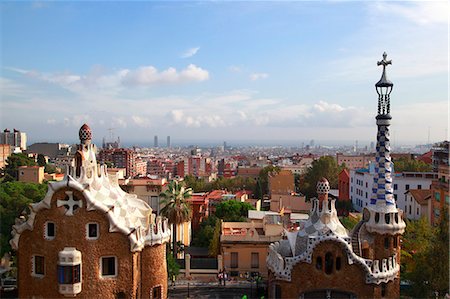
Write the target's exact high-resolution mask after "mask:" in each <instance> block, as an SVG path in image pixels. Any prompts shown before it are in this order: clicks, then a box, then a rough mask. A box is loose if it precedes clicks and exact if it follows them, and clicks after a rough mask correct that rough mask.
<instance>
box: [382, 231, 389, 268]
mask: <svg viewBox="0 0 450 299" xmlns="http://www.w3.org/2000/svg"><path fill="white" fill-rule="evenodd" d="M384 248H385V249H388V248H389V238H388V237H386V238H384ZM380 264H381V263H380Z"/></svg>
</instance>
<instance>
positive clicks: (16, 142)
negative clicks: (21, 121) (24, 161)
mask: <svg viewBox="0 0 450 299" xmlns="http://www.w3.org/2000/svg"><path fill="white" fill-rule="evenodd" d="M0 144H9V145H10V146H11V147H13V148H14V147H16V148H20V150H22V151H25V150H26V149H27V134H26V133H24V132H20V131H19V130H16V129H14V130H13V131H12V132H11V131H10V130H8V129H5V130H3V133H0Z"/></svg>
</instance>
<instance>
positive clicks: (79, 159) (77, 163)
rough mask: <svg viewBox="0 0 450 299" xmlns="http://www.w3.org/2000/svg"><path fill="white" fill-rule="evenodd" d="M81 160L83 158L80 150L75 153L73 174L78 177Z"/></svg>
mask: <svg viewBox="0 0 450 299" xmlns="http://www.w3.org/2000/svg"><path fill="white" fill-rule="evenodd" d="M82 162H83V158H82V157H81V154H80V152H77V153H76V154H75V175H76V176H77V177H79V176H80V175H81V164H82Z"/></svg>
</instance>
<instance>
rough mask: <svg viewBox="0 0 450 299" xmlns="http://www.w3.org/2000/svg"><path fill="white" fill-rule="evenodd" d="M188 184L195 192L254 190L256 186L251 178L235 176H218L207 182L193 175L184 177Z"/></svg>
mask: <svg viewBox="0 0 450 299" xmlns="http://www.w3.org/2000/svg"><path fill="white" fill-rule="evenodd" d="M184 182H185V184H186V186H188V187H189V188H192V190H194V191H195V192H210V191H212V190H223V189H226V190H228V191H231V192H236V191H239V190H243V189H246V190H254V189H255V186H256V182H255V180H253V179H251V178H244V177H239V176H238V177H235V178H223V177H221V178H218V179H217V180H215V181H212V182H206V181H205V180H203V179H198V178H196V177H194V176H192V175H187V176H185V177H184Z"/></svg>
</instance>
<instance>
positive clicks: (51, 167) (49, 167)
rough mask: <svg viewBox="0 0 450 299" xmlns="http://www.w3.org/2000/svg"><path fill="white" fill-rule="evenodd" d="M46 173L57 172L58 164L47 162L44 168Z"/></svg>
mask: <svg viewBox="0 0 450 299" xmlns="http://www.w3.org/2000/svg"><path fill="white" fill-rule="evenodd" d="M44 171H45V173H55V172H56V166H55V165H52V164H46V165H45V168H44Z"/></svg>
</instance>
